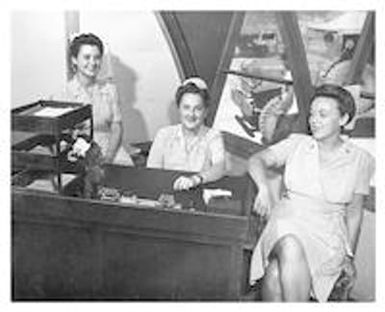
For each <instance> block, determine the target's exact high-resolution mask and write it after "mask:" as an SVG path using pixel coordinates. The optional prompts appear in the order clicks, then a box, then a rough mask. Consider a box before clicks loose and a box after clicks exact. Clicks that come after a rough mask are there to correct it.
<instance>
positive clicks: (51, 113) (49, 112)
mask: <svg viewBox="0 0 385 312" xmlns="http://www.w3.org/2000/svg"><path fill="white" fill-rule="evenodd" d="M72 109H73V108H72V107H44V108H42V109H41V110H39V111H37V112H36V113H34V114H33V115H34V116H38V117H51V118H54V117H58V116H61V115H63V114H65V113H68V112H69V111H71V110H72Z"/></svg>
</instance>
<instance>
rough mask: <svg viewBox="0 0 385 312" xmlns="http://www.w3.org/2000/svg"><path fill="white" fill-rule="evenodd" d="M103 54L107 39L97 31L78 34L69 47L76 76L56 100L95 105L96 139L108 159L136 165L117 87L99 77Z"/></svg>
mask: <svg viewBox="0 0 385 312" xmlns="http://www.w3.org/2000/svg"><path fill="white" fill-rule="evenodd" d="M103 53H104V47H103V42H102V41H101V40H100V38H98V37H97V36H95V35H94V34H80V35H78V36H76V37H75V38H74V39H73V40H72V41H71V43H70V46H69V54H70V55H69V56H70V60H71V65H72V67H71V69H72V71H73V77H72V79H71V80H70V81H69V82H68V83H67V85H66V88H65V91H64V94H62V95H60V96H59V98H55V99H58V100H66V101H72V102H82V103H85V104H92V111H93V117H94V140H95V142H96V143H98V144H99V145H100V147H101V149H102V154H103V156H104V158H105V161H106V162H107V163H115V164H121V165H132V160H131V157H130V156H129V154H128V153H127V152H126V151H125V150H124V148H123V147H122V146H121V140H122V134H123V128H122V117H121V112H120V107H119V98H118V93H117V90H116V87H115V86H114V85H113V84H112V83H110V82H106V81H102V80H100V79H98V74H99V72H100V68H101V65H102V57H103ZM83 130H84V129H83Z"/></svg>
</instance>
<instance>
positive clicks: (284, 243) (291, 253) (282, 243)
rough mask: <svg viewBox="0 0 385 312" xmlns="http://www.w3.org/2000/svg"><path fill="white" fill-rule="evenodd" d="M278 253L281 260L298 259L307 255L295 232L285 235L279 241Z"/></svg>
mask: <svg viewBox="0 0 385 312" xmlns="http://www.w3.org/2000/svg"><path fill="white" fill-rule="evenodd" d="M276 253H277V255H278V257H279V259H280V260H292V261H298V260H302V259H304V257H305V253H304V250H303V246H302V243H301V241H300V240H299V239H298V238H297V236H295V235H293V234H288V235H285V236H284V237H282V238H281V239H280V240H279V241H278V242H277V246H276Z"/></svg>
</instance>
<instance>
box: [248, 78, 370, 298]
mask: <svg viewBox="0 0 385 312" xmlns="http://www.w3.org/2000/svg"><path fill="white" fill-rule="evenodd" d="M354 113H355V104H354V99H353V97H352V96H351V94H350V93H349V92H348V91H346V90H345V89H343V88H342V87H339V86H336V85H330V84H329V85H322V86H320V87H318V88H317V89H316V90H315V95H314V97H313V98H312V100H311V111H310V117H309V123H310V128H311V131H312V136H308V135H302V134H292V135H290V136H289V137H288V138H287V139H285V140H282V141H281V142H279V143H277V144H275V145H272V146H270V147H269V148H267V149H266V150H264V151H262V152H260V153H257V154H255V155H254V156H252V157H251V159H250V161H249V172H250V174H251V176H252V178H253V180H254V181H255V183H256V184H257V185H258V188H259V192H258V195H257V197H256V199H255V203H254V209H255V211H256V212H257V213H258V214H260V215H261V216H264V217H268V218H269V219H268V222H267V225H266V227H265V229H264V231H263V233H262V235H261V237H260V239H259V241H258V243H257V246H256V247H255V249H254V252H253V256H252V261H251V276H250V281H251V283H253V282H255V281H256V280H258V279H260V278H262V277H263V280H262V298H263V300H265V301H307V300H309V298H310V296H313V297H314V298H316V299H317V300H318V301H327V299H328V297H329V295H330V292H331V291H332V288H333V285H334V283H335V282H336V280H337V279H338V277H339V276H340V274H341V272H342V271H344V272H345V273H346V274H347V275H348V276H351V277H353V279H354V278H355V275H356V271H355V267H354V253H355V251H356V247H357V242H358V237H359V233H360V227H361V223H362V217H363V210H362V209H363V207H362V206H363V200H364V196H365V195H368V194H369V181H370V178H371V174H372V172H373V170H374V159H373V157H372V156H371V155H370V154H369V153H367V152H366V151H364V150H362V149H360V148H359V147H357V146H355V145H353V144H352V143H351V142H349V140H347V139H345V138H343V137H341V128H342V127H344V126H345V125H346V124H348V123H349V121H350V120H351V119H352V118H353V116H354ZM282 166H284V167H285V173H284V182H285V189H286V191H285V194H284V196H283V197H282V198H281V200H280V201H279V202H278V204H277V205H276V206H274V207H272V202H273V201H272V198H273V196H272V194H271V193H270V190H269V189H268V188H267V186H266V171H265V169H266V168H269V167H282Z"/></svg>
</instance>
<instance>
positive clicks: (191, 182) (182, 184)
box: [173, 175, 200, 191]
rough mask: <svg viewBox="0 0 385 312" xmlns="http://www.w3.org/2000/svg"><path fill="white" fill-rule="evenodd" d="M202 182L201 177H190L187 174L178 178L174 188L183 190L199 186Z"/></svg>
mask: <svg viewBox="0 0 385 312" xmlns="http://www.w3.org/2000/svg"><path fill="white" fill-rule="evenodd" d="M199 183H200V179H199V178H198V177H197V176H195V175H193V176H190V177H186V176H180V177H179V178H177V179H176V180H175V182H174V186H173V187H174V190H176V191H182V190H188V189H191V188H193V187H195V186H197V185H198V184H199Z"/></svg>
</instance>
